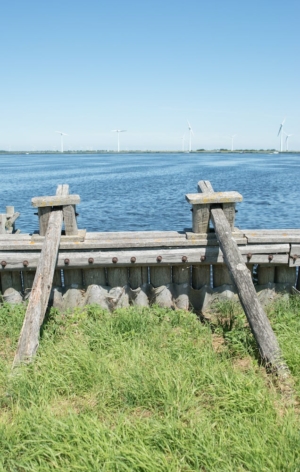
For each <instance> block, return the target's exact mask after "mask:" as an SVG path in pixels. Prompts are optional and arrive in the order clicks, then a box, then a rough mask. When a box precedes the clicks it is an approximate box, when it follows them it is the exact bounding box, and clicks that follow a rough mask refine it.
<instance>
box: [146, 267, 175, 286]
mask: <svg viewBox="0 0 300 472" xmlns="http://www.w3.org/2000/svg"><path fill="white" fill-rule="evenodd" d="M171 282H172V274H171V267H166V266H158V267H150V283H151V284H152V285H153V287H161V286H162V285H168V284H170V283H171Z"/></svg>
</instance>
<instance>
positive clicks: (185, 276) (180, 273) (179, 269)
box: [172, 265, 191, 284]
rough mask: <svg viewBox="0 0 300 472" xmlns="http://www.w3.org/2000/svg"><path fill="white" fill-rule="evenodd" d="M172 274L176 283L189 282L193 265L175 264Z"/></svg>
mask: <svg viewBox="0 0 300 472" xmlns="http://www.w3.org/2000/svg"><path fill="white" fill-rule="evenodd" d="M172 276H173V282H174V284H189V283H190V278H191V267H190V266H186V265H178V266H173V267H172Z"/></svg>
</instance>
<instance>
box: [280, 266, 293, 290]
mask: <svg viewBox="0 0 300 472" xmlns="http://www.w3.org/2000/svg"><path fill="white" fill-rule="evenodd" d="M275 283H278V284H290V285H296V267H285V266H281V267H275Z"/></svg>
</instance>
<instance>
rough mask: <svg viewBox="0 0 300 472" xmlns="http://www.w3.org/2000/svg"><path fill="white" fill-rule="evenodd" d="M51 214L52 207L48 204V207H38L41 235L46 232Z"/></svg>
mask: <svg viewBox="0 0 300 472" xmlns="http://www.w3.org/2000/svg"><path fill="white" fill-rule="evenodd" d="M50 214H51V207H49V206H48V207H39V208H38V215H39V233H40V236H45V234H46V231H47V228H48V222H49V217H50Z"/></svg>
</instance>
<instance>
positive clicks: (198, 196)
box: [185, 192, 243, 205]
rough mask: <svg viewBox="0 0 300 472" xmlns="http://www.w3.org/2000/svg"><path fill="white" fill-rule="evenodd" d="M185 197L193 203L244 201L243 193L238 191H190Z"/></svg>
mask: <svg viewBox="0 0 300 472" xmlns="http://www.w3.org/2000/svg"><path fill="white" fill-rule="evenodd" d="M185 198H186V200H187V201H188V202H189V203H190V204H191V205H201V204H204V205H205V204H207V203H209V204H214V203H234V202H242V201H243V197H242V195H241V194H240V193H238V192H210V193H188V194H187V195H186V196H185Z"/></svg>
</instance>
